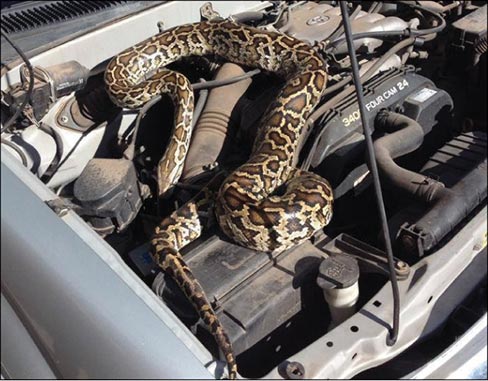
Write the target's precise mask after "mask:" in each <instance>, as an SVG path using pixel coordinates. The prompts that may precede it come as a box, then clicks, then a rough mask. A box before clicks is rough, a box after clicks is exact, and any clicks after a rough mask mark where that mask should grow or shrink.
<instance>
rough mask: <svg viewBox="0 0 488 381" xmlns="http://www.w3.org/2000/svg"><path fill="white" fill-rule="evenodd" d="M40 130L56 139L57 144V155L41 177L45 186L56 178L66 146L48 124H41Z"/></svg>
mask: <svg viewBox="0 0 488 381" xmlns="http://www.w3.org/2000/svg"><path fill="white" fill-rule="evenodd" d="M39 128H40V129H41V130H42V131H44V132H45V133H47V134H49V135H50V136H51V137H52V138H53V139H54V142H55V143H56V154H55V155H54V158H53V160H52V161H51V163H50V164H49V167H48V168H47V169H46V171H45V172H44V174H43V175H42V176H41V181H42V182H44V184H47V183H48V182H49V181H50V180H51V179H52V177H53V176H54V173H55V171H56V168H57V167H58V165H59V163H60V162H61V159H62V158H63V154H64V144H63V139H62V138H61V135H59V133H58V132H57V131H56V130H55V129H54V128H52V127H51V126H49V125H48V124H46V123H41V124H40V126H39Z"/></svg>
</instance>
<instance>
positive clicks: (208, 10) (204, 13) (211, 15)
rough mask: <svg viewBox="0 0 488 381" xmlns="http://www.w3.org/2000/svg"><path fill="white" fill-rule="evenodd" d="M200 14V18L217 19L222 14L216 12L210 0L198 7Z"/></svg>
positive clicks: (220, 17)
mask: <svg viewBox="0 0 488 381" xmlns="http://www.w3.org/2000/svg"><path fill="white" fill-rule="evenodd" d="M200 16H201V18H202V20H209V21H211V20H218V19H222V16H220V14H219V13H218V12H216V11H215V10H214V9H213V7H212V3H211V2H210V1H208V2H206V3H205V4H203V5H202V6H201V7H200Z"/></svg>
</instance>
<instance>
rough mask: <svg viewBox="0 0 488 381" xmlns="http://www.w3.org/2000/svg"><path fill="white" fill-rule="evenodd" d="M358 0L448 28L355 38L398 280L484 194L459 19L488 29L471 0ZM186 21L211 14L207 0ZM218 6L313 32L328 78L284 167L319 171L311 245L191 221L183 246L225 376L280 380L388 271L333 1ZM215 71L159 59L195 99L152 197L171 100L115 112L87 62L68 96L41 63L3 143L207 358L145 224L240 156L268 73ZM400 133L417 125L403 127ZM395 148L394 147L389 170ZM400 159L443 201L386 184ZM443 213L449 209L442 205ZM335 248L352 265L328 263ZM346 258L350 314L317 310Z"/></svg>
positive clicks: (204, 335) (470, 59)
mask: <svg viewBox="0 0 488 381" xmlns="http://www.w3.org/2000/svg"><path fill="white" fill-rule="evenodd" d="M363 3H368V2H361V4H360V5H359V4H356V3H355V2H352V3H351V4H350V12H351V18H352V19H353V22H352V26H353V32H354V33H368V32H377V31H381V32H385V33H386V35H387V34H388V32H391V31H402V30H406V29H408V28H415V29H420V30H421V29H428V28H431V27H435V26H436V23H438V22H439V18H438V17H437V16H433V15H432V12H435V13H436V14H440V15H442V16H443V18H445V20H446V23H447V26H446V28H445V29H444V30H442V31H441V32H439V33H436V34H435V35H426V36H425V37H424V38H421V39H420V38H419V39H415V40H413V41H412V42H411V43H410V44H408V45H406V46H403V47H402V46H400V47H399V48H398V50H396V51H394V52H393V53H392V50H391V49H392V47H394V46H397V47H398V44H399V43H401V41H400V42H398V39H396V40H395V39H394V38H390V39H388V38H383V37H382V38H371V37H366V38H362V39H357V40H356V44H357V45H356V50H357V54H358V55H359V60H360V64H361V73H362V75H365V81H364V89H365V95H366V108H367V110H368V118H370V120H371V125H374V126H375V130H374V131H373V137H374V140H375V148H377V149H385V162H384V163H385V164H384V166H380V169H381V175H382V180H384V182H385V185H384V186H385V191H384V194H385V200H386V207H387V215H388V216H391V217H390V221H389V222H390V230H391V233H392V241H393V242H394V245H395V255H396V257H397V258H396V267H395V270H396V271H397V274H396V276H397V278H398V279H399V280H400V281H401V280H402V279H406V278H407V276H408V274H409V271H410V267H411V266H414V265H415V264H417V263H418V262H419V261H420V259H421V258H422V257H424V256H428V255H429V254H431V253H433V252H435V251H436V250H439V249H440V248H442V247H443V245H445V244H446V243H447V242H448V241H449V239H450V238H451V237H453V235H454V234H455V233H456V232H457V231H459V230H460V229H461V228H462V227H463V226H464V225H465V224H466V223H467V222H468V220H469V218H470V216H472V215H473V213H475V212H476V211H479V210H480V209H481V208H482V207H484V205H485V204H486V176H484V175H483V174H484V173H486V119H485V115H483V113H482V112H481V111H480V110H483V108H484V105H485V104H486V77H485V75H486V54H484V53H485V50H486V47H485V48H483V46H485V45H483V44H486V27H485V31H484V35H483V33H479V36H477V37H476V38H475V37H472V36H474V35H476V33H475V32H473V31H469V30H468V29H467V28H466V25H465V21H463V20H465V18H466V17H468V18H470V19H473V17H475V16H473V15H476V14H481V16H479V17H481V19H482V18H483V13H482V12H484V20H485V24H486V5H485V6H484V7H483V6H481V7H478V6H477V5H476V4H458V6H457V7H454V6H450V3H449V4H442V5H439V4H438V5H435V2H427V3H429V4H427V5H424V7H425V8H427V9H430V11H431V12H430V13H429V12H422V11H421V10H419V9H412V8H410V7H409V6H408V5H405V4H392V3H385V4H382V3H379V2H370V3H371V4H369V3H368V4H363ZM430 3H434V4H430ZM453 4H454V3H453ZM367 5H370V7H367ZM441 6H443V7H444V8H443V9H440V8H436V7H441ZM429 7H433V8H429ZM361 8H363V9H361ZM202 17H203V18H205V17H208V18H211V17H215V15H213V14H212V12H209V10H208V8H205V9H203V10H202ZM231 17H233V18H234V19H235V20H237V21H239V22H244V23H246V24H249V25H253V26H257V27H259V28H262V29H266V30H278V31H281V32H282V33H288V34H290V35H291V36H293V37H296V38H298V39H301V40H304V41H306V42H308V43H310V44H315V45H316V46H317V49H320V51H321V52H322V54H323V56H324V57H325V58H326V59H325V62H326V63H327V65H328V66H327V71H328V73H329V76H330V77H329V85H328V88H329V89H332V90H330V91H329V92H328V93H327V94H326V96H324V97H323V99H322V101H321V105H320V106H319V108H318V109H316V110H315V112H314V113H313V114H312V115H311V116H310V118H309V123H310V128H309V133H308V134H307V136H306V137H305V138H304V139H303V141H302V143H301V146H302V148H301V153H300V159H299V162H298V163H296V164H297V166H298V167H299V168H302V169H308V170H312V171H313V172H316V173H318V174H320V175H321V176H323V177H324V178H326V179H328V180H329V181H330V183H331V185H332V187H333V188H334V197H335V206H334V218H333V220H332V222H331V223H330V224H329V225H328V226H327V227H326V228H325V229H324V230H323V231H319V232H317V234H316V235H315V236H314V238H313V239H312V240H311V241H308V242H305V243H303V244H301V245H299V246H297V247H295V248H292V249H290V250H288V251H286V252H284V253H280V254H278V255H269V254H263V253H259V252H255V251H253V250H250V249H246V248H243V247H241V246H239V245H237V244H235V243H232V242H231V241H230V240H229V239H228V238H227V237H226V236H225V235H224V234H223V233H222V232H221V231H220V230H219V228H218V225H217V224H216V223H215V221H213V220H212V217H211V216H207V218H206V225H207V226H206V231H205V232H204V235H203V236H202V237H200V238H198V239H197V240H195V241H194V242H192V243H191V244H190V245H188V246H187V247H185V248H184V249H183V250H182V252H183V253H184V257H185V260H186V262H187V264H188V265H189V266H190V268H191V269H192V271H193V272H194V273H195V275H196V277H197V278H198V279H199V281H200V282H201V284H202V287H203V288H204V290H205V292H206V293H207V295H208V297H209V298H210V300H211V301H212V307H213V308H214V309H215V311H216V312H217V314H218V316H219V318H220V320H221V321H222V324H223V325H224V327H225V328H226V330H227V331H228V334H229V336H230V338H231V341H232V343H233V346H234V350H235V353H236V355H237V362H238V366H239V372H240V374H241V375H242V376H245V377H263V376H265V375H266V374H267V373H268V372H270V371H271V370H272V369H273V368H275V367H277V369H278V372H279V373H280V375H282V376H283V377H284V378H291V376H290V374H289V372H290V370H289V368H287V365H286V364H285V363H286V359H287V358H289V356H291V355H293V354H295V353H297V352H299V351H300V350H302V349H304V348H306V347H307V346H308V345H309V344H310V343H312V342H314V341H316V340H317V338H319V337H322V336H323V335H324V334H326V333H327V332H329V331H331V330H333V328H334V327H335V326H337V325H340V324H341V323H342V322H344V321H345V320H346V319H347V318H348V317H350V316H352V314H354V313H355V312H356V311H359V310H360V309H361V308H362V306H364V305H365V304H366V303H368V302H370V301H371V299H372V298H373V296H374V295H375V294H377V292H378V291H380V289H382V287H383V286H384V285H385V284H386V283H387V282H388V270H387V267H386V259H385V256H384V252H383V242H382V240H381V238H380V236H381V235H380V225H379V221H378V217H377V212H376V209H375V208H376V207H375V202H374V198H373V193H372V187H371V176H370V174H369V169H368V165H367V160H366V157H365V153H366V152H365V145H364V136H363V133H362V127H361V122H360V118H359V111H358V109H357V100H356V96H355V93H354V92H353V91H352V90H353V89H352V88H353V86H352V85H351V83H350V76H349V71H350V67H349V65H350V62H349V58H348V56H347V54H346V50H345V41H343V40H342V42H341V36H342V33H343V31H342V30H341V26H340V12H339V11H338V7H337V5H336V4H335V3H334V2H321V3H313V2H297V3H291V4H287V3H273V4H268V5H267V6H266V7H264V8H263V9H262V10H261V11H257V12H255V13H254V14H236V15H233V16H231ZM463 22H464V23H463ZM460 35H462V42H461V43H460V41H459V36H460ZM470 38H471V39H470ZM378 63H379V64H378ZM231 65H232V64H228V63H223V62H220V61H219V60H218V59H217V60H216V59H214V58H213V57H209V58H207V57H206V58H198V57H195V58H189V59H185V60H182V61H180V62H176V63H174V64H172V67H171V68H172V69H173V70H177V71H179V72H181V73H183V74H184V75H185V76H186V77H188V78H189V79H190V81H191V83H192V84H194V85H193V88H194V90H195V93H196V94H198V95H197V101H196V107H195V120H196V125H195V135H194V137H193V140H192V143H191V147H190V151H189V153H188V156H187V161H186V162H185V170H184V173H183V176H182V178H181V181H180V182H179V183H178V184H177V185H176V186H175V188H174V189H173V191H172V192H171V193H170V194H169V195H167V196H166V197H165V199H164V200H161V199H158V198H157V197H156V189H157V181H158V179H157V177H156V175H155V167H156V165H157V163H158V160H159V159H160V157H161V155H162V154H163V152H164V148H165V142H167V141H168V139H169V138H170V133H171V127H172V123H173V109H172V105H171V102H170V101H169V99H167V98H165V97H163V98H162V99H160V100H158V102H151V103H152V104H151V105H149V106H148V107H146V106H144V107H143V108H142V109H141V110H139V111H138V112H135V113H134V112H133V113H132V114H131V112H128V113H127V112H126V110H121V109H120V108H118V107H116V106H115V105H113V104H112V103H111V102H110V100H109V99H108V96H107V94H106V92H105V90H104V82H103V69H98V73H97V72H96V71H95V72H94V70H93V69H92V70H91V74H90V75H88V74H87V70H84V69H82V68H80V67H79V64H73V65H72V66H71V67H72V69H73V71H74V72H75V73H76V75H75V80H72V79H71V78H69V79H70V80H69V81H66V82H70V83H71V84H68V85H67V86H68V89H69V90H70V91H67V92H62V91H61V90H63V89H59V90H58V89H56V87H59V83H60V82H62V81H57V80H56V79H55V78H54V77H55V75H53V74H50V73H59V72H60V69H59V68H56V67H52V68H40V69H38V73H37V74H38V76H37V77H36V79H37V81H38V82H37V84H36V85H35V87H34V88H35V90H34V91H35V93H33V94H36V96H33V97H32V98H31V107H27V108H26V111H24V115H23V119H21V120H20V121H19V122H18V123H17V124H16V125H15V128H14V129H11V131H9V133H8V136H7V138H6V139H7V140H8V141H9V142H11V144H16V145H17V148H15V151H13V153H14V154H17V155H18V150H19V149H20V150H21V152H23V155H24V156H26V165H27V166H28V167H29V169H30V170H31V172H33V173H34V174H35V175H36V176H38V177H39V178H40V179H41V180H42V181H43V182H45V184H46V185H47V186H48V187H49V188H51V189H52V190H54V191H55V192H56V194H57V195H58V196H59V198H60V199H61V200H62V202H63V204H64V205H66V206H67V207H69V208H70V209H72V210H74V211H76V212H77V213H78V214H79V215H80V216H82V217H83V218H84V219H85V221H86V222H87V223H88V225H89V226H90V227H91V228H93V229H94V230H95V231H96V232H97V233H98V234H99V235H100V236H101V237H103V239H104V240H105V241H106V242H108V243H109V244H110V245H111V246H112V247H113V248H114V249H115V250H116V251H117V252H118V253H119V254H120V256H121V257H122V258H123V259H124V261H125V262H126V263H127V264H128V266H130V267H131V268H132V269H133V270H134V271H135V273H136V274H138V276H140V278H141V279H143V280H144V282H145V283H146V284H147V285H148V287H151V288H152V289H153V290H154V292H155V293H156V294H157V295H158V296H159V297H161V298H162V300H163V301H164V302H165V303H166V304H167V305H168V306H169V307H170V308H171V309H172V310H173V312H174V313H175V314H176V315H177V316H178V317H179V318H180V319H181V320H182V321H183V322H184V323H185V324H186V325H187V326H188V327H189V328H190V329H191V330H192V331H193V332H195V334H196V336H197V337H198V338H199V340H200V341H201V342H202V343H204V345H205V346H206V347H207V348H208V349H209V350H210V351H211V352H212V353H213V354H214V356H215V357H218V348H216V347H215V343H214V342H213V340H212V338H211V337H210V336H209V334H208V332H206V330H205V329H204V327H203V326H202V324H201V322H199V321H198V317H197V316H196V315H195V314H194V312H193V310H192V308H191V306H189V304H188V302H187V300H186V298H185V297H184V295H183V294H182V292H181V291H180V290H179V289H178V288H177V287H176V286H175V284H174V282H172V281H171V279H169V277H166V276H165V274H164V273H163V272H161V271H160V270H159V269H158V267H157V266H156V265H155V264H154V263H153V261H152V259H151V256H150V254H149V250H148V241H149V240H150V238H151V236H152V234H153V231H154V228H155V226H156V225H157V224H158V223H159V222H160V220H161V218H163V217H164V216H167V215H169V214H170V213H171V212H172V211H174V210H175V209H177V207H178V206H180V205H183V204H184V203H186V202H187V201H188V200H190V199H191V198H192V197H193V196H194V195H195V194H196V193H197V192H198V191H199V190H200V189H201V188H202V187H203V186H204V185H205V184H206V182H207V181H208V180H209V179H210V178H211V177H212V176H213V175H214V174H215V173H216V172H217V171H218V170H220V169H228V170H232V169H234V168H236V167H237V166H238V165H240V164H242V163H243V162H245V161H246V159H247V158H248V157H249V154H250V152H251V149H252V143H253V141H254V140H255V139H256V126H257V122H258V121H259V120H260V118H261V117H262V116H263V114H264V112H265V110H266V108H267V106H268V105H269V104H270V102H271V101H272V100H273V98H274V97H275V96H276V94H277V92H278V91H279V89H280V88H281V86H282V85H283V82H282V80H281V79H280V78H278V77H276V76H274V75H271V74H269V73H265V72H256V71H252V70H251V69H249V68H239V67H233V66H231ZM234 66H236V65H234ZM102 67H103V65H102ZM371 68H373V70H370V69H371ZM42 69H45V70H44V71H43V70H42ZM24 71H25V70H24ZM246 73H248V74H247V75H246ZM368 73H369V74H368ZM239 75H240V76H243V75H244V77H245V79H244V80H241V81H235V82H233V83H231V84H227V85H224V86H217V85H221V83H218V82H213V81H225V80H226V79H228V78H231V79H232V78H234V77H236V76H239ZM27 82H28V80H27V75H26V74H22V71H21V83H20V84H18V85H16V86H15V85H14V86H13V89H12V90H10V91H9V92H5V93H4V92H2V99H3V100H5V101H4V102H2V108H4V107H6V105H7V104H8V105H9V108H10V109H11V110H14V109H15V107H16V106H15V105H17V106H18V104H19V103H20V102H19V101H18V100H17V99H20V98H22V95H19V94H22V91H24V94H25V92H26V91H27V90H26V89H27V86H28V83H27ZM53 84H54V86H53ZM199 84H203V85H201V87H200V88H199V86H198V85H199ZM36 86H37V87H36ZM63 86H64V85H63ZM70 86H73V87H70ZM79 86H81V87H82V88H78V87H79ZM61 87H62V86H61ZM53 88H54V89H53ZM60 91H61V92H60ZM467 99H469V100H471V101H470V102H468V101H467ZM321 109H323V110H322V111H321V112H318V111H320V110H321ZM385 110H387V111H388V112H390V113H395V114H400V115H403V116H405V117H407V118H408V119H409V120H410V121H413V122H412V123H416V124H418V126H420V127H421V130H419V129H418V128H417V129H416V130H415V125H414V126H413V127H412V126H411V125H410V124H409V125H408V126H407V127H405V126H403V125H402V126H400V127H399V126H397V125H396V122H395V121H385V120H383V119H382V118H381V117H379V115H381V112H384V111H385ZM316 113H317V114H316ZM5 114H6V113H4V112H2V123H4V122H5V120H6V117H5V119H4V116H5ZM127 114H129V115H127ZM408 123H410V122H408ZM162 126H163V128H162ZM410 127H411V128H412V131H413V130H415V131H416V134H417V135H414V134H410V133H409V134H405V131H407V128H410ZM409 131H410V130H409ZM398 134H403V135H398ZM412 136H416V138H413V137H412ZM389 137H390V138H389ZM395 137H396V138H397V139H396V140H395V139H394V138H395ZM410 137H412V138H411V141H410ZM2 139H3V138H2ZM385 139H387V140H385ZM388 139H390V140H393V143H392V142H389V141H388ZM419 139H420V140H419ZM419 141H420V143H419ZM60 142H61V144H60ZM395 142H396V145H395V144H394V143H395ZM60 146H61V147H60ZM385 146H386V148H385ZM398 146H400V147H398ZM7 149H8V147H7ZM16 152H17V153H16ZM393 159H398V160H396V164H395V163H393ZM392 163H393V164H395V165H396V166H393V165H392ZM398 168H400V169H401V170H402V171H401V172H400V175H399V177H402V175H409V176H412V178H413V179H416V178H417V177H416V176H423V177H422V179H423V181H426V182H427V186H430V185H432V187H434V186H435V185H436V184H439V182H442V184H443V187H442V188H443V189H444V191H442V192H441V193H442V195H440V196H438V197H433V196H432V194H431V193H429V191H425V192H424V191H422V192H423V193H422V192H420V193H422V194H419V193H418V192H417V190H413V191H412V190H411V189H406V188H405V187H403V188H402V185H401V182H400V183H399V182H398V181H397V180H398V179H396V178H395V176H397V175H398V173H399V172H398V171H399V169H398ZM429 181H431V182H429ZM399 184H400V185H399ZM429 189H430V188H429ZM468 190H469V191H468ZM424 193H425V194H427V196H425V194H424ZM444 193H445V194H446V195H444ZM468 194H469V195H470V197H467V196H468ZM446 209H447V210H448V212H449V213H448V214H447V215H448V216H449V219H447V220H446V218H445V217H443V216H444V215H443V214H442V211H443V210H446ZM426 216H427V217H426ZM425 221H428V223H425ZM432 221H435V224H433V223H432ZM439 227H440V228H439ZM439 230H441V231H439ZM343 257H347V258H354V261H353V262H352V263H351V262H347V263H342V262H341V261H342V259H341V258H343ZM330 258H332V259H334V260H337V263H335V262H334V263H333V264H330V265H329V267H328V269H329V270H330V269H332V270H334V266H336V270H337V269H339V270H337V271H332V270H331V271H329V272H327V275H326V278H327V280H328V281H329V284H328V285H324V284H322V285H320V286H319V284H318V283H317V278H318V277H319V274H321V275H323V273H322V270H321V263H323V262H324V261H325V260H326V259H330ZM344 269H347V270H349V271H350V273H351V274H355V275H354V276H353V275H351V276H352V277H353V278H355V280H353V281H352V283H353V284H357V283H358V279H359V284H358V286H357V287H358V291H357V295H356V296H355V297H353V299H352V301H351V302H350V303H351V305H350V306H348V309H349V312H347V313H346V315H342V316H339V315H336V314H335V313H334V311H332V310H333V309H334V308H337V309H341V308H343V306H340V305H337V306H334V305H333V302H330V303H328V302H327V301H326V298H324V293H326V292H327V291H326V290H329V289H346V288H348V287H350V286H351V284H350V282H349V283H347V282H346V280H345V279H343V278H342V276H344ZM349 275H350V274H349ZM319 278H320V277H319ZM346 283H347V285H346ZM330 284H332V286H330ZM338 316H339V317H338ZM334 318H335V321H334ZM351 329H352V328H351ZM256 359H259V361H258V363H256ZM287 372H288V373H287Z"/></svg>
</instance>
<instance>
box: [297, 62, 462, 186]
mask: <svg viewBox="0 0 488 381" xmlns="http://www.w3.org/2000/svg"><path fill="white" fill-rule="evenodd" d="M364 96H365V97H364V98H365V106H366V110H367V117H368V119H369V125H370V127H371V128H374V119H375V117H376V115H377V113H378V112H379V111H380V110H381V109H385V108H386V109H389V110H392V111H397V112H398V111H401V113H402V114H405V115H407V116H408V117H410V118H412V119H414V120H416V121H417V122H419V124H420V125H421V126H422V127H423V128H424V130H425V133H426V134H427V133H429V132H430V131H431V130H432V129H433V127H434V126H435V125H436V124H438V123H439V121H440V120H442V119H443V118H444V117H446V116H447V115H449V114H450V111H451V109H452V106H453V102H452V98H451V97H450V95H449V94H448V93H447V92H445V91H444V90H441V89H438V88H437V87H436V86H435V85H434V83H433V82H432V81H431V80H429V79H427V78H425V77H423V76H421V75H419V74H417V73H416V71H415V68H414V67H413V66H407V67H405V68H403V69H396V68H394V69H390V70H388V71H385V72H384V73H382V74H380V75H378V76H376V77H373V78H372V79H370V80H369V81H367V82H366V83H365V84H364ZM308 141H309V144H310V145H309V147H310V146H311V149H310V151H308V150H307V148H305V149H304V151H305V152H309V153H308V155H309V157H306V158H305V160H307V161H308V162H310V165H311V166H312V167H313V168H317V171H318V172H319V173H320V174H321V175H322V176H324V177H325V178H326V179H327V180H329V182H330V183H331V184H332V186H333V187H335V186H336V185H338V183H339V181H341V180H342V179H343V177H344V175H345V174H347V173H348V172H349V171H350V170H351V169H352V168H353V167H351V164H352V163H353V162H354V160H355V159H358V158H360V159H359V160H360V161H361V162H364V151H365V144H364V135H363V127H362V125H361V118H360V113H359V107H358V104H357V97H356V94H355V93H353V94H351V95H349V96H348V97H346V98H345V99H343V100H342V101H341V102H340V103H339V104H338V105H337V106H336V107H334V108H331V109H330V110H328V111H327V112H326V113H325V114H324V115H323V116H322V118H321V119H320V120H319V122H318V126H317V127H316V130H315V132H314V133H312V134H311V136H310V137H309V139H308Z"/></svg>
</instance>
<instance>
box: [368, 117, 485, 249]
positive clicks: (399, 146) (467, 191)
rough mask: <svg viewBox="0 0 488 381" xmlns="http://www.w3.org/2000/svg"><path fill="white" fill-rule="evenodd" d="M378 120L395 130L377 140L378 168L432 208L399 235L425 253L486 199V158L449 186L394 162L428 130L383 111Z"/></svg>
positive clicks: (393, 183) (405, 243)
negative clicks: (394, 159)
mask: <svg viewBox="0 0 488 381" xmlns="http://www.w3.org/2000/svg"><path fill="white" fill-rule="evenodd" d="M375 123H376V126H377V127H378V128H383V129H384V130H385V131H388V132H391V133H390V134H389V135H386V136H384V137H381V138H379V139H377V140H376V141H375V143H374V147H375V152H376V158H377V162H378V170H379V172H380V175H381V176H382V178H383V179H384V182H385V183H386V184H389V185H390V186H392V187H393V188H395V189H397V190H401V191H403V192H405V193H407V194H409V195H410V196H412V197H413V198H415V199H416V200H419V201H422V202H424V203H426V204H427V205H428V207H429V209H428V210H427V213H425V214H424V215H423V217H421V218H420V219H419V220H418V221H416V222H415V223H413V224H411V225H409V226H408V227H407V226H402V228H401V229H400V230H399V231H398V234H397V236H396V239H397V242H398V243H399V244H400V245H401V247H402V249H403V250H405V251H406V252H410V253H412V252H413V253H415V254H416V255H418V256H422V255H424V253H425V252H426V251H428V250H430V249H432V248H433V247H434V246H435V245H437V244H438V243H439V242H440V241H441V240H442V239H443V238H444V237H445V236H446V235H447V234H448V233H449V232H450V231H451V230H453V229H454V228H455V226H456V225H457V224H458V223H459V222H461V220H462V219H463V218H465V217H466V216H467V215H468V214H469V213H470V212H471V211H472V210H473V209H474V208H475V207H476V206H477V205H479V203H480V202H481V201H482V200H483V199H484V198H486V187H487V180H486V159H485V160H484V161H483V162H481V163H479V164H478V165H477V166H475V167H474V168H473V169H471V171H470V172H469V173H467V175H466V176H464V177H463V178H462V179H461V180H459V181H458V182H457V183H456V184H455V185H454V186H452V187H451V188H446V187H445V186H444V184H443V183H442V182H439V181H436V180H433V179H431V178H430V177H428V176H426V175H423V174H420V173H416V172H413V171H410V170H407V169H405V168H402V167H400V166H399V165H397V164H396V163H395V162H394V161H393V158H396V157H400V156H402V155H405V154H407V153H410V152H413V151H414V150H416V149H417V148H418V147H420V145H421V144H422V142H423V138H424V131H423V129H422V127H421V126H420V125H419V124H418V123H417V122H416V121H415V120H413V119H410V118H409V117H407V116H405V115H401V114H397V113H394V112H389V111H381V112H380V113H379V114H378V115H377V117H376V121H375Z"/></svg>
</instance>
